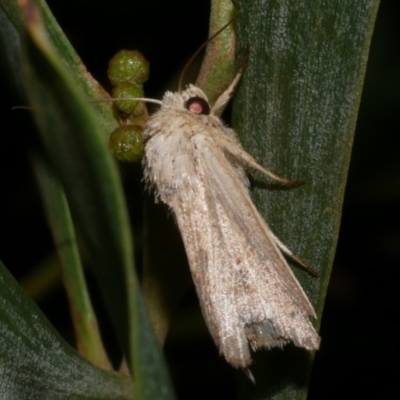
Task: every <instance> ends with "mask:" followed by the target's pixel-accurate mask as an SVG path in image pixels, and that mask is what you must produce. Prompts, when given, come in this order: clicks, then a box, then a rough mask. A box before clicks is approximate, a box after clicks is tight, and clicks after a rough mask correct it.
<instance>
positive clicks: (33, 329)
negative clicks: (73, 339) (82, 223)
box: [0, 262, 133, 400]
mask: <svg viewBox="0 0 400 400" xmlns="http://www.w3.org/2000/svg"><path fill="white" fill-rule="evenodd" d="M0 287H1V290H0V393H1V397H2V398H3V399H16V400H17V399H18V400H36V399H37V400H42V399H52V400H58V399H60V400H61V399H66V398H71V399H72V398H73V399H96V400H101V399H104V400H106V399H109V400H117V399H121V400H122V399H132V398H133V397H132V392H133V387H132V381H131V379H130V377H128V376H122V375H119V374H117V373H115V372H108V371H104V370H102V369H100V368H97V367H95V366H93V365H92V364H90V363H89V362H88V361H86V360H84V359H83V358H82V357H80V356H79V355H78V354H77V353H76V351H75V350H73V349H72V348H71V347H70V346H69V345H68V344H67V343H65V341H64V340H63V339H62V338H61V337H60V336H59V334H58V333H57V332H56V331H55V330H54V328H53V327H52V326H51V325H50V324H49V322H48V321H47V320H46V318H45V317H44V315H43V314H42V313H41V311H40V310H39V309H38V308H37V306H36V305H35V304H34V303H33V302H32V301H31V300H30V299H29V298H28V297H27V296H26V295H25V293H24V292H23V290H22V289H21V288H20V286H19V285H18V283H17V282H16V281H15V280H14V278H13V277H12V276H11V275H10V273H9V272H8V271H7V269H6V268H5V267H4V265H3V264H2V263H1V262H0Z"/></svg>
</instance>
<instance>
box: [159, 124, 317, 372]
mask: <svg viewBox="0 0 400 400" xmlns="http://www.w3.org/2000/svg"><path fill="white" fill-rule="evenodd" d="M185 142H186V143H185V147H186V146H190V147H191V149H190V151H187V149H186V150H185V151H184V152H183V153H181V155H182V157H184V158H185V160H184V164H186V166H187V167H188V168H189V169H190V170H192V169H193V170H192V171H191V172H190V173H189V174H188V175H190V179H189V181H188V182H187V184H185V187H186V190H185V191H182V190H177V191H175V192H173V193H172V194H171V196H170V197H169V198H168V200H167V201H166V202H167V203H168V204H169V205H170V206H171V207H172V209H173V210H174V212H175V215H176V218H177V221H178V224H179V227H180V231H181V233H182V236H183V240H184V243H185V247H186V251H187V255H188V258H189V263H190V267H191V271H192V276H193V280H194V282H195V285H196V289H197V292H198V296H199V299H200V303H201V307H202V311H203V314H204V317H205V320H206V322H207V325H208V327H209V329H210V332H211V334H212V336H213V338H214V341H215V342H216V344H217V346H218V347H219V350H220V352H221V353H222V354H223V355H224V356H225V357H226V359H227V361H228V362H230V363H231V364H232V365H233V366H235V367H247V366H248V365H249V364H250V363H251V356H250V350H249V343H250V345H251V347H252V348H253V349H257V348H259V347H267V348H268V347H273V346H282V345H283V344H285V343H286V342H288V341H293V343H294V344H295V345H297V346H299V347H304V348H306V349H308V350H315V349H317V348H318V347H319V341H320V339H319V336H318V334H317V333H316V331H315V329H314V328H313V326H312V324H311V322H310V320H309V316H315V313H314V310H313V308H312V306H311V304H310V303H309V301H308V299H307V297H306V295H305V294H304V292H303V290H302V288H301V287H300V285H299V283H298V282H297V280H296V278H295V277H294V275H293V273H292V272H291V270H290V269H289V267H288V265H287V263H286V261H285V259H284V258H283V257H282V255H281V253H280V251H279V250H278V248H277V246H276V244H275V243H274V240H273V239H272V237H271V235H270V234H269V228H268V226H267V225H266V223H265V222H264V221H263V220H262V218H261V217H260V215H259V214H258V212H257V210H256V209H255V207H254V205H253V203H252V202H251V199H250V197H249V194H248V192H247V189H246V187H245V186H244V185H243V182H242V181H241V180H240V179H239V178H238V175H237V173H235V170H234V168H233V167H232V165H231V163H230V162H229V161H228V160H227V158H226V157H225V155H224V151H223V149H222V148H221V146H218V138H216V137H215V136H214V138H213V137H212V135H210V130H208V131H206V132H204V134H202V133H201V132H200V133H199V132H198V133H197V134H196V135H193V136H191V138H190V139H187V140H185ZM189 142H190V143H191V145H189ZM216 144H217V145H216Z"/></svg>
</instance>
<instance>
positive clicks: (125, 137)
mask: <svg viewBox="0 0 400 400" xmlns="http://www.w3.org/2000/svg"><path fill="white" fill-rule="evenodd" d="M142 131H143V129H142V127H140V126H138V125H126V126H120V127H119V128H117V129H115V131H114V132H113V133H112V134H111V136H110V147H111V151H112V152H113V154H114V156H115V158H116V159H117V160H119V161H122V162H136V161H140V160H141V159H142V157H143V153H144V145H143V137H142Z"/></svg>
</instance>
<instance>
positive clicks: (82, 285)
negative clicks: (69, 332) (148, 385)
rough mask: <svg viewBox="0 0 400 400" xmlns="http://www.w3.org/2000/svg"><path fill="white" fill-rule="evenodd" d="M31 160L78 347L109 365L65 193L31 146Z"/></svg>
mask: <svg viewBox="0 0 400 400" xmlns="http://www.w3.org/2000/svg"><path fill="white" fill-rule="evenodd" d="M31 160H32V164H33V166H34V168H35V172H36V176H37V179H38V181H39V187H40V191H41V194H42V198H43V202H44V204H45V212H46V215H47V219H48V222H49V225H50V227H51V231H52V234H53V239H54V242H55V243H56V245H57V251H58V256H59V258H60V261H61V264H62V266H63V271H64V273H63V278H64V286H65V289H66V291H67V295H68V300H69V305H70V312H71V317H72V321H73V325H74V330H75V338H76V342H77V348H78V350H79V353H80V354H81V355H82V356H84V357H85V358H86V359H87V360H89V361H91V362H92V363H93V364H95V365H97V366H98V367H102V368H104V369H110V364H109V361H108V357H107V354H106V353H105V350H104V348H103V343H102V341H101V337H100V331H99V328H98V324H97V319H96V315H95V313H94V310H93V308H92V304H91V301H90V296H89V293H88V289H87V286H86V281H85V275H84V272H83V267H82V263H81V258H80V255H79V250H78V244H77V240H76V236H75V231H74V227H73V223H72V218H71V213H70V210H69V207H68V203H67V201H66V198H65V193H64V191H63V188H62V186H61V184H60V182H59V180H58V179H57V177H56V175H55V174H54V172H53V170H52V168H51V166H50V165H49V163H48V162H46V160H45V159H43V157H41V155H40V154H38V153H36V152H34V151H33V150H32V151H31Z"/></svg>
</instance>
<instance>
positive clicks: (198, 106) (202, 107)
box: [185, 97, 210, 115]
mask: <svg viewBox="0 0 400 400" xmlns="http://www.w3.org/2000/svg"><path fill="white" fill-rule="evenodd" d="M185 107H186V108H187V109H188V110H189V111H190V112H192V113H194V114H204V115H208V114H210V105H209V104H208V103H207V101H206V100H204V99H202V98H201V97H191V98H190V99H189V100H188V101H187V102H186V105H185Z"/></svg>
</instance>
